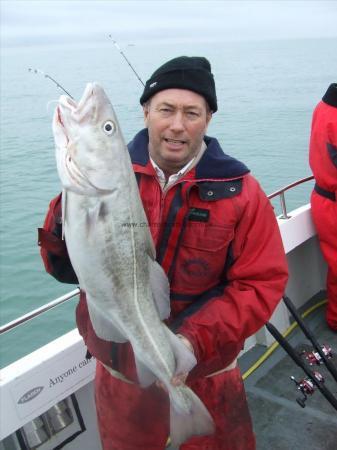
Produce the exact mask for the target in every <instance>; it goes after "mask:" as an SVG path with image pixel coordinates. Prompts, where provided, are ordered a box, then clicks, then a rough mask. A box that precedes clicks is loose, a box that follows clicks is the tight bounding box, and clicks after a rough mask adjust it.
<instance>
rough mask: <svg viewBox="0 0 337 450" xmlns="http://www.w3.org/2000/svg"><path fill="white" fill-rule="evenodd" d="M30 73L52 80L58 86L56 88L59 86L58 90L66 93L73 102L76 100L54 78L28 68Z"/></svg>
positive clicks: (38, 70)
mask: <svg viewBox="0 0 337 450" xmlns="http://www.w3.org/2000/svg"><path fill="white" fill-rule="evenodd" d="M28 72H32V73H35V74H40V75H43V76H44V77H45V78H48V79H49V80H51V81H52V82H53V83H54V84H56V86H57V87H58V88H60V89H62V91H63V92H65V93H66V94H67V95H68V96H69V97H70V98H72V99H73V100H75V99H74V97H73V96H72V95H71V94H69V92H68V91H66V90H65V89H64V87H63V86H62V85H61V84H60V83H59V82H58V81H56V80H55V79H54V78H52V77H51V76H50V75H48V74H47V73H45V72H43V71H42V70H40V69H32V68H31V67H29V68H28Z"/></svg>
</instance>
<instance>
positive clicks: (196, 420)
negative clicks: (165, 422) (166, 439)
mask: <svg viewBox="0 0 337 450" xmlns="http://www.w3.org/2000/svg"><path fill="white" fill-rule="evenodd" d="M182 389H183V391H184V396H185V397H186V400H187V401H188V404H189V408H188V411H184V412H183V411H182V410H181V409H180V408H179V409H178V408H177V407H176V406H175V402H174V401H171V407H170V439H171V442H172V445H173V446H174V447H179V445H181V444H182V443H183V442H185V441H186V440H187V439H189V438H190V437H192V436H203V435H211V434H213V433H214V431H215V426H214V422H213V419H212V417H211V415H210V413H209V412H208V410H207V408H206V407H205V405H204V404H203V403H202V401H201V400H200V399H199V397H198V396H197V395H196V394H195V393H194V392H193V391H192V390H191V389H190V388H188V387H187V386H184V387H183V388H182Z"/></svg>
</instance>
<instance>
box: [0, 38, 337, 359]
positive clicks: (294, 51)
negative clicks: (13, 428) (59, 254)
mask: <svg viewBox="0 0 337 450" xmlns="http://www.w3.org/2000/svg"><path fill="white" fill-rule="evenodd" d="M121 45H122V43H121ZM122 47H123V50H124V52H125V53H126V54H127V56H128V58H129V59H130V60H131V61H132V63H133V65H134V67H135V68H136V70H137V71H138V73H139V75H140V76H141V78H142V79H143V80H144V81H145V80H146V79H147V78H148V76H149V75H150V74H151V73H152V72H153V71H154V70H155V69H156V68H157V67H158V66H159V65H160V64H162V63H163V62H165V61H166V60H168V59H169V58H172V57H175V56H180V55H182V54H186V55H190V56H194V55H204V56H206V57H207V58H209V60H210V61H211V63H212V69H213V72H214V74H215V79H216V85H217V94H218V103H219V111H218V112H217V113H216V114H215V115H214V117H213V120H212V123H211V125H210V127H209V130H208V134H209V135H212V136H215V137H217V138H218V140H219V141H220V142H221V144H222V146H223V148H224V151H225V152H226V153H229V154H231V155H232V156H235V157H237V158H238V159H241V160H243V161H244V162H245V163H246V164H247V165H248V166H249V167H250V169H251V170H252V172H253V174H254V175H255V176H256V177H257V179H258V180H259V181H260V183H261V185H262V187H263V188H264V189H265V191H266V192H267V193H271V192H273V191H274V190H276V189H278V188H280V187H283V186H285V185H286V184H289V183H290V182H292V181H294V180H295V179H299V178H302V177H305V176H308V175H310V168H309V166H308V139H309V133H310V122H311V114H312V110H313V108H314V106H315V104H316V103H317V102H318V101H319V100H320V98H321V97H322V95H323V94H324V92H325V90H326V89H327V87H328V85H329V84H330V83H331V82H336V81H337V80H336V74H337V58H336V48H337V40H335V39H334V40H291V41H290V40H289V41H286V40H283V41H256V42H243V41H242V42H228V41H227V42H216V43H215V42H208V43H207V42H204V43H194V44H192V43H185V42H175V43H158V42H157V43H153V42H151V43H141V44H137V45H127V44H124V45H122ZM1 59H2V61H1V168H0V171H1V172H0V179H1V191H0V194H1V206H0V208H1V209H0V232H1V241H0V246H1V266H0V277H1V279H0V286H1V287H0V289H1V291H0V293H1V295H0V308H1V324H5V323H7V322H9V321H10V320H13V319H14V318H16V317H18V316H20V315H22V314H25V313H27V312H29V311H31V310H32V309H34V308H37V307H39V306H41V305H43V304H44V303H47V302H49V301H51V300H53V299H54V298H56V297H58V296H60V295H62V294H64V293H66V292H68V291H70V290H72V289H74V287H75V286H71V285H62V284H60V283H58V282H57V281H56V280H54V279H53V278H52V277H50V276H49V275H47V274H46V273H45V271H44V268H43V266H42V262H41V260H40V256H39V249H38V246H37V228H38V227H39V226H42V223H43V220H44V216H45V213H46V210H47V207H48V203H49V201H50V199H51V198H53V197H54V196H55V195H56V194H57V193H58V192H59V191H60V183H59V181H58V177H57V174H56V167H55V160H54V145H53V136H52V132H51V120H52V113H53V109H54V106H55V103H53V101H54V100H57V98H58V97H59V95H60V93H61V91H60V90H59V89H58V88H57V87H56V86H55V85H53V84H52V83H51V82H50V81H49V80H47V79H45V78H44V77H43V76H41V75H34V74H32V73H29V72H28V68H29V67H33V68H39V69H41V70H43V71H44V72H45V73H47V74H49V75H50V76H52V77H54V78H55V79H57V80H58V81H59V82H60V83H61V84H62V85H63V86H64V87H65V88H66V89H67V90H68V91H69V92H70V93H71V94H72V96H74V97H75V98H79V97H80V96H81V95H82V92H83V89H84V87H85V84H86V82H89V81H98V82H100V83H101V84H102V85H103V86H104V87H105V89H106V91H107V93H108V95H109V97H110V99H111V101H112V103H113V105H114V106H115V109H116V112H117V115H118V117H119V120H120V123H121V126H122V129H123V130H124V135H125V139H126V140H127V141H128V140H130V139H131V138H132V137H133V135H134V134H135V133H136V132H137V131H138V130H139V129H140V128H142V127H143V121H142V113H141V108H140V105H139V103H138V98H139V96H140V94H141V91H142V86H141V84H140V82H139V81H138V80H137V78H136V77H135V75H134V74H133V73H132V71H131V70H130V68H129V67H128V66H127V64H126V63H125V61H124V60H123V59H122V57H121V55H120V54H119V53H118V52H117V50H116V49H115V48H114V47H113V45H112V44H111V43H110V42H108V43H104V44H102V45H101V46H96V47H87V46H86V47H84V46H83V47H69V46H67V47H66V46H63V47H49V46H48V47H47V46H44V47H27V48H11V49H3V50H2V57H1ZM310 190H311V185H308V186H307V187H302V188H297V189H296V190H294V192H293V193H291V194H289V195H288V196H287V203H288V205H289V209H293V208H295V207H298V206H300V205H301V204H303V203H307V202H308V199H309V193H310ZM75 304H76V299H75V300H72V301H70V302H69V304H67V305H64V306H61V307H59V308H56V309H55V310H53V311H51V312H48V313H46V314H44V315H42V316H41V317H39V318H37V319H34V320H32V321H31V322H29V323H27V324H26V325H23V326H21V327H19V328H18V329H17V330H14V331H12V332H9V333H6V334H5V335H4V336H2V337H0V349H1V350H0V364H1V366H5V365H7V364H8V363H10V362H12V361H13V360H14V359H16V358H17V357H21V356H23V355H25V354H27V353H29V352H30V351H32V350H34V349H36V348H38V347H39V346H41V345H43V344H45V343H47V342H48V341H50V340H52V339H54V338H56V337H57V336H60V335H61V334H63V333H64V332H66V331H69V330H71V329H72V328H73V327H74V325H75V322H74V307H75Z"/></svg>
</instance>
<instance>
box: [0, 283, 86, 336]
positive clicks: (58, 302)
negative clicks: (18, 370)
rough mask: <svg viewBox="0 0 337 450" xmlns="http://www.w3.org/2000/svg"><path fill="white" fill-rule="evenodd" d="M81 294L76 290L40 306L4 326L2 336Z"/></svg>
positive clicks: (0, 329) (1, 329)
mask: <svg viewBox="0 0 337 450" xmlns="http://www.w3.org/2000/svg"><path fill="white" fill-rule="evenodd" d="M79 293H80V289H79V288H77V289H74V290H73V291H71V292H68V293H67V294H65V295H62V296H61V297H58V298H56V299H55V300H52V301H51V302H49V303H46V304H45V305H42V306H40V308H36V309H34V310H33V311H30V312H29V313H27V314H24V315H23V316H21V317H18V318H17V319H14V320H12V321H11V322H8V323H7V324H6V325H2V326H1V327H0V335H1V334H2V333H6V331H10V330H12V329H13V328H15V327H17V326H19V325H21V324H23V323H25V322H28V321H29V320H31V319H34V317H37V316H39V315H41V314H43V313H45V312H47V311H50V310H51V309H53V308H55V307H56V306H59V305H62V303H65V302H67V301H68V300H70V299H72V298H73V297H76V295H78V294H79Z"/></svg>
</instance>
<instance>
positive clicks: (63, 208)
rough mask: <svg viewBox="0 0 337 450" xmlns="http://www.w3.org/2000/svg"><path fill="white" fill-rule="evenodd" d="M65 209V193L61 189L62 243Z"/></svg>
mask: <svg viewBox="0 0 337 450" xmlns="http://www.w3.org/2000/svg"><path fill="white" fill-rule="evenodd" d="M66 208H67V191H66V190H65V189H62V197H61V212H62V241H64V226H65V223H66Z"/></svg>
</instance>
